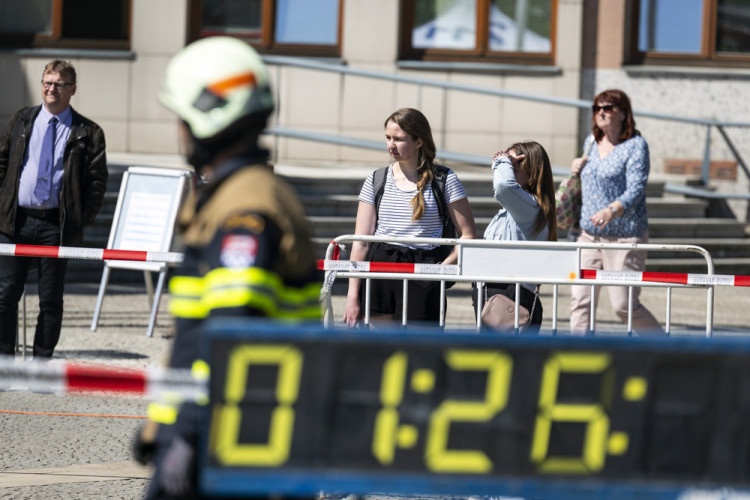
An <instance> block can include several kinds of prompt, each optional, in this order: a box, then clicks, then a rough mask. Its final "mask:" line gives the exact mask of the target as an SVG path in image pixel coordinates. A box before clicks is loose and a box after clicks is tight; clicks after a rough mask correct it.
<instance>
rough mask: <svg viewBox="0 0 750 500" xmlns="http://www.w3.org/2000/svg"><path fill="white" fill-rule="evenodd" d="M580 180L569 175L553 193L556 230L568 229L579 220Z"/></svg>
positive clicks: (580, 201) (581, 198) (575, 176)
mask: <svg viewBox="0 0 750 500" xmlns="http://www.w3.org/2000/svg"><path fill="white" fill-rule="evenodd" d="M581 203H583V197H582V196H581V178H580V177H579V176H577V175H573V174H570V176H568V177H566V178H565V179H563V180H562V181H561V182H560V186H559V187H558V188H557V191H556V192H555V206H556V211H557V229H570V228H572V227H574V226H577V225H578V221H580V220H581Z"/></svg>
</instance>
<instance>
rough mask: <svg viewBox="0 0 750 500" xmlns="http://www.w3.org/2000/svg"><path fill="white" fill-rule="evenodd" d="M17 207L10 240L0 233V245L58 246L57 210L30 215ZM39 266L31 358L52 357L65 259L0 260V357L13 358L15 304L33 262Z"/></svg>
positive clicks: (58, 325) (60, 313)
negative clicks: (37, 312) (36, 311)
mask: <svg viewBox="0 0 750 500" xmlns="http://www.w3.org/2000/svg"><path fill="white" fill-rule="evenodd" d="M30 212H31V211H24V209H23V208H21V207H18V209H17V215H16V230H15V231H16V232H15V235H13V237H12V238H11V237H9V236H8V235H7V234H3V233H0V243H11V244H20V245H49V246H57V245H60V216H59V213H58V211H57V210H51V211H46V213H41V212H39V213H35V214H33V215H32V214H31V213H30ZM34 261H37V262H38V265H39V271H38V275H39V317H38V318H37V325H36V332H35V334H34V357H35V358H48V357H50V356H52V353H53V352H54V350H55V346H56V345H57V341H58V340H59V338H60V329H61V327H62V317H63V289H64V281H65V270H66V268H67V264H68V261H67V259H55V258H47V257H41V258H39V257H8V256H0V354H9V355H13V354H14V353H15V345H16V338H17V334H18V333H17V330H18V301H19V300H20V299H21V296H22V295H23V290H24V286H25V284H26V277H27V275H28V273H29V267H30V266H31V264H32V262H34Z"/></svg>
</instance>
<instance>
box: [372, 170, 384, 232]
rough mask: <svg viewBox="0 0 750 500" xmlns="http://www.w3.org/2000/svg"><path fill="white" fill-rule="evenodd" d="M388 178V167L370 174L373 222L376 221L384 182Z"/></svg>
mask: <svg viewBox="0 0 750 500" xmlns="http://www.w3.org/2000/svg"><path fill="white" fill-rule="evenodd" d="M387 177H388V167H383V168H379V169H377V170H376V171H375V172H373V173H372V194H373V196H374V197H375V220H377V219H378V209H379V208H380V200H381V199H382V198H383V192H384V191H385V180H386V178H387Z"/></svg>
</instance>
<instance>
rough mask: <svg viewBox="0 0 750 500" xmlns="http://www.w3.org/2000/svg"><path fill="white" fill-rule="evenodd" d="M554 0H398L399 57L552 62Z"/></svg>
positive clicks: (531, 62)
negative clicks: (400, 8)
mask: <svg viewBox="0 0 750 500" xmlns="http://www.w3.org/2000/svg"><path fill="white" fill-rule="evenodd" d="M556 7H557V2H556V0H403V1H402V9H403V11H402V26H403V28H402V29H403V31H402V41H401V51H402V54H401V57H402V58H404V59H421V60H432V61H440V60H443V61H472V62H509V63H521V64H553V63H554V54H553V52H554V42H553V40H554V39H555V36H554V33H555V14H556Z"/></svg>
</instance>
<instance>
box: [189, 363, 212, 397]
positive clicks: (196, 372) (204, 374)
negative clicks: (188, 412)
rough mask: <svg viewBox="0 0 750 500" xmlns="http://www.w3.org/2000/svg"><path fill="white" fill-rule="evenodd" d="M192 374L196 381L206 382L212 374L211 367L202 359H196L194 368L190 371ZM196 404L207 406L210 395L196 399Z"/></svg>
mask: <svg viewBox="0 0 750 500" xmlns="http://www.w3.org/2000/svg"><path fill="white" fill-rule="evenodd" d="M190 373H191V374H192V375H193V378H194V379H196V380H202V381H206V380H208V377H209V375H210V374H211V367H210V366H208V363H206V362H205V361H203V360H202V359H196V360H195V361H193V366H192V368H191V369H190ZM195 402H196V403H197V404H199V405H201V406H205V405H207V404H208V395H205V396H203V397H201V398H199V399H196V400H195Z"/></svg>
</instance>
